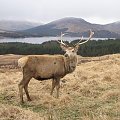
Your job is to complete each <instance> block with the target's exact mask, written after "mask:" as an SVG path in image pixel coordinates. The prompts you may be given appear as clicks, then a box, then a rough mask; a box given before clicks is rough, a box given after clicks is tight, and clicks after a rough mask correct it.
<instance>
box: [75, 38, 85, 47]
mask: <svg viewBox="0 0 120 120" xmlns="http://www.w3.org/2000/svg"><path fill="white" fill-rule="evenodd" d="M82 40H83V36H82V37H81V39H80V41H79V42H78V43H76V44H75V46H76V45H78V44H79V43H80V42H81V41H82Z"/></svg>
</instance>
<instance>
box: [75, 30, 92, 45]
mask: <svg viewBox="0 0 120 120" xmlns="http://www.w3.org/2000/svg"><path fill="white" fill-rule="evenodd" d="M93 35H94V32H92V30H90V36H89V38H88V39H87V40H86V41H84V42H81V40H80V41H79V42H78V44H77V45H82V44H84V43H86V42H88V41H89V40H90V39H91V38H92V36H93Z"/></svg>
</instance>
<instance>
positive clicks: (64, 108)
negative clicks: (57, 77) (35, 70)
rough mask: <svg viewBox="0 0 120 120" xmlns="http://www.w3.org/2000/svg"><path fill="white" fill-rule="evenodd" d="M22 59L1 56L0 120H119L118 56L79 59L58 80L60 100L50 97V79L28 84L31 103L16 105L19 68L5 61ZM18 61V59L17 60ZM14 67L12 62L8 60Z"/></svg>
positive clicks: (119, 74)
mask: <svg viewBox="0 0 120 120" xmlns="http://www.w3.org/2000/svg"><path fill="white" fill-rule="evenodd" d="M20 57H21V56H15V55H3V56H0V58H1V59H0V62H2V63H3V65H1V67H0V118H1V119H14V120H18V119H19V120H33V119H36V120H67V119H69V120H119V118H120V54H113V55H106V56H102V57H80V56H79V64H78V66H77V68H76V70H75V72H73V73H72V74H69V75H67V76H66V77H64V78H63V79H62V80H61V88H60V98H59V99H56V98H55V97H52V96H50V95H49V93H50V89H51V80H48V81H41V82H40V81H36V80H35V79H32V80H31V82H30V84H29V92H30V96H31V98H32V101H31V102H28V101H26V97H25V103H24V105H20V104H19V97H18V83H19V82H20V80H21V79H22V71H21V69H10V68H9V67H7V65H6V63H5V62H3V61H4V60H5V59H6V62H7V61H9V60H10V59H11V58H12V60H15V61H16V60H17V59H18V58H20ZM16 58H17V59H16ZM11 63H12V64H13V65H14V62H13V61H11Z"/></svg>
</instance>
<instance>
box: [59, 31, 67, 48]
mask: <svg viewBox="0 0 120 120" xmlns="http://www.w3.org/2000/svg"><path fill="white" fill-rule="evenodd" d="M65 34H66V33H62V32H61V36H60V41H57V42H58V43H60V44H62V45H64V46H68V45H67V44H65V43H64V42H63V40H62V37H63V36H64V35H65Z"/></svg>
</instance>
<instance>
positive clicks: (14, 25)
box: [0, 20, 42, 31]
mask: <svg viewBox="0 0 120 120" xmlns="http://www.w3.org/2000/svg"><path fill="white" fill-rule="evenodd" d="M39 25H42V23H34V22H28V21H12V20H1V21H0V29H1V30H4V31H5V30H6V31H18V30H25V29H30V28H33V27H36V26H39Z"/></svg>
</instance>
